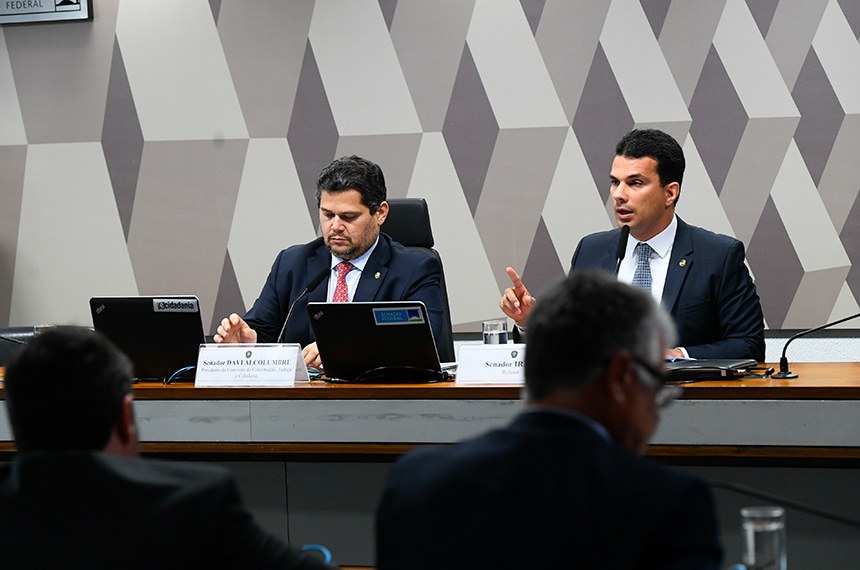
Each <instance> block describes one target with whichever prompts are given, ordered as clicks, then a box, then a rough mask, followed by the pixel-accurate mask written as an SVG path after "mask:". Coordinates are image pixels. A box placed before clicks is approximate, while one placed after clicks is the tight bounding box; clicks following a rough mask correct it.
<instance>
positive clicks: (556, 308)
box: [525, 270, 675, 399]
mask: <svg viewBox="0 0 860 570" xmlns="http://www.w3.org/2000/svg"><path fill="white" fill-rule="evenodd" d="M674 336H675V332H674V326H673V325H672V323H671V321H670V319H669V317H668V316H667V315H666V313H665V312H664V311H663V310H662V309H660V308H659V307H658V306H657V303H656V302H655V301H654V299H653V298H652V297H651V295H649V294H648V293H646V292H645V291H644V290H642V289H638V288H635V287H632V286H630V285H627V284H624V283H621V282H619V281H617V280H616V279H615V278H614V277H613V276H612V275H610V274H608V273H604V272H597V271H592V270H577V271H574V272H573V273H572V274H571V276H570V277H567V278H565V279H564V280H563V281H561V282H560V283H557V284H556V285H554V286H553V287H552V288H550V290H549V291H548V292H546V293H544V294H543V295H542V296H541V299H540V302H539V303H538V304H537V305H536V306H535V308H534V311H533V312H532V314H531V316H530V317H529V324H528V334H527V336H526V343H527V347H526V363H525V374H526V389H527V391H528V395H529V396H530V397H531V398H534V399H540V398H543V397H545V396H548V395H549V394H551V393H552V392H554V391H555V390H556V389H559V388H565V389H569V388H574V389H577V388H581V387H583V386H585V385H586V384H587V383H588V382H589V381H590V380H591V379H592V378H593V377H594V376H595V374H597V373H599V372H600V371H601V370H603V369H604V367H605V366H606V365H607V364H608V363H609V360H610V359H611V357H612V356H613V355H614V354H615V353H616V352H618V351H620V350H624V349H626V350H629V351H630V352H631V353H632V354H634V355H637V356H640V357H642V358H644V359H646V360H647V361H649V362H650V361H653V360H654V357H655V354H659V355H662V354H663V351H664V350H665V348H666V346H667V345H670V344H671V343H674Z"/></svg>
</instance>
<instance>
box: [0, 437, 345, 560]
mask: <svg viewBox="0 0 860 570" xmlns="http://www.w3.org/2000/svg"><path fill="white" fill-rule="evenodd" d="M0 553H2V554H0V557H2V567H3V568H10V569H18V568H27V569H42V568H44V569H49V568H50V569H54V568H71V569H77V568H80V569H88V570H89V569H92V568H124V569H141V570H152V569H153V568H176V569H180V568H181V569H183V570H190V569H193V568H201V569H207V570H208V569H211V568H294V569H296V570H323V569H325V568H328V566H325V565H323V564H322V563H321V562H319V561H317V560H315V559H313V558H312V557H311V556H309V555H305V554H302V553H300V552H298V551H296V550H294V549H292V548H290V547H288V546H287V545H285V544H284V543H282V542H281V541H279V540H277V539H275V538H274V537H273V536H272V535H270V534H268V533H267V532H265V531H263V530H262V529H261V528H260V527H259V526H257V524H256V523H255V522H254V521H253V519H252V518H251V514H250V513H249V512H248V511H247V510H245V508H244V507H243V506H242V502H241V499H240V497H239V491H238V488H237V487H236V483H235V481H234V480H233V478H232V477H231V476H230V475H229V474H228V473H227V472H226V471H224V470H223V469H220V468H215V467H210V466H206V465H201V464H194V463H179V462H172V461H158V460H150V459H141V458H139V457H121V456H117V455H108V454H105V453H98V452H87V451H79V452H50V451H47V452H31V453H19V454H18V455H17V456H16V457H15V459H14V460H13V461H12V462H11V463H9V464H8V465H5V466H3V467H2V468H0Z"/></svg>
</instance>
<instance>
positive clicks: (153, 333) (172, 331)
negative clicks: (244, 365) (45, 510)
mask: <svg viewBox="0 0 860 570" xmlns="http://www.w3.org/2000/svg"><path fill="white" fill-rule="evenodd" d="M90 312H91V313H92V316H93V328H94V329H95V330H97V331H99V332H100V333H102V334H103V335H105V336H106V337H107V338H109V339H110V340H111V341H112V342H113V343H114V344H115V345H116V346H117V347H118V348H119V349H120V350H122V351H123V352H124V353H125V354H126V356H128V358H129V359H130V360H131V362H132V364H134V376H135V379H137V380H168V379H174V380H179V379H181V380H192V379H193V373H191V371H187V372H184V373H182V376H181V377H180V376H179V375H177V377H176V378H172V377H173V375H174V374H176V373H177V372H178V371H180V370H182V369H183V368H186V367H189V366H192V367H193V366H195V365H196V364H197V353H198V352H199V350H200V345H201V344H203V343H205V342H206V339H205V337H204V335H203V321H202V319H201V316H200V301H199V300H198V299H197V297H195V296H193V295H159V296H155V297H93V298H91V299H90Z"/></svg>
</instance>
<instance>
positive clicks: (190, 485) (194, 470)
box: [0, 328, 328, 570]
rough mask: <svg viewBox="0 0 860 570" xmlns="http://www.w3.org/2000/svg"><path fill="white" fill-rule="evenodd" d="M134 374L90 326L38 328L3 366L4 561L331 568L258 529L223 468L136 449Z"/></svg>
mask: <svg viewBox="0 0 860 570" xmlns="http://www.w3.org/2000/svg"><path fill="white" fill-rule="evenodd" d="M131 372H132V369H131V364H130V363H129V361H128V359H126V358H125V356H124V355H122V354H121V353H120V352H119V351H118V350H117V349H116V348H115V347H114V346H113V345H112V344H111V343H110V342H109V341H108V340H107V339H105V338H104V337H102V336H100V335H99V334H98V333H96V332H92V331H87V330H85V329H64V328H57V329H53V330H50V331H47V332H44V333H42V334H40V335H39V336H37V337H36V338H34V339H33V340H32V341H31V342H30V343H29V344H28V345H27V346H26V347H25V348H24V349H23V350H22V351H21V352H19V353H18V355H17V356H16V358H15V359H14V360H13V361H12V362H11V363H10V364H9V367H8V368H7V369H6V378H5V399H6V406H7V410H8V412H9V420H10V423H11V425H12V432H13V434H14V436H15V444H16V446H17V449H18V452H17V454H16V455H15V458H14V459H13V461H12V462H11V463H9V464H8V465H5V466H3V467H0V557H2V566H3V568H81V569H83V568H87V569H89V568H135V569H136V568H140V569H142V570H143V569H146V570H151V569H153V568H183V569H190V568H295V569H307V570H311V569H320V570H321V569H323V568H328V566H325V565H324V564H322V563H321V562H319V561H317V560H315V559H313V558H312V557H311V556H310V555H306V554H303V553H300V552H297V551H296V550H293V549H292V548H290V547H289V546H287V545H286V544H284V543H282V542H281V541H280V540H278V539H277V538H275V537H274V536H271V535H269V534H268V533H266V532H265V531H264V530H263V529H261V528H260V527H259V526H257V524H256V523H255V522H254V520H253V519H252V516H251V514H250V513H249V512H248V511H247V510H246V509H245V508H244V507H243V505H242V502H241V499H240V497H239V491H238V488H237V486H236V483H235V481H234V480H233V478H232V477H231V476H230V475H229V474H228V473H227V472H226V471H224V470H222V469H220V468H215V467H209V466H205V465H202V464H196V463H179V462H169V461H158V460H145V459H141V458H139V457H137V426H136V425H135V420H134V413H133V409H132V403H133V398H132V393H131V386H130V384H129V379H130V378H131Z"/></svg>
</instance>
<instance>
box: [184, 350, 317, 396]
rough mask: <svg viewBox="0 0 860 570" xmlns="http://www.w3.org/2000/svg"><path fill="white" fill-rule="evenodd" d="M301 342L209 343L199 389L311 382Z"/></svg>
mask: <svg viewBox="0 0 860 570" xmlns="http://www.w3.org/2000/svg"><path fill="white" fill-rule="evenodd" d="M309 381H310V378H309V377H308V368H307V366H305V359H304V358H302V349H301V346H299V345H298V344H274V343H267V344H237V343H223V344H206V345H202V346H201V347H200V353H199V354H198V356H197V373H196V375H195V380H194V385H195V386H196V387H198V388H281V387H284V386H293V385H294V384H295V383H296V382H309Z"/></svg>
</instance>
